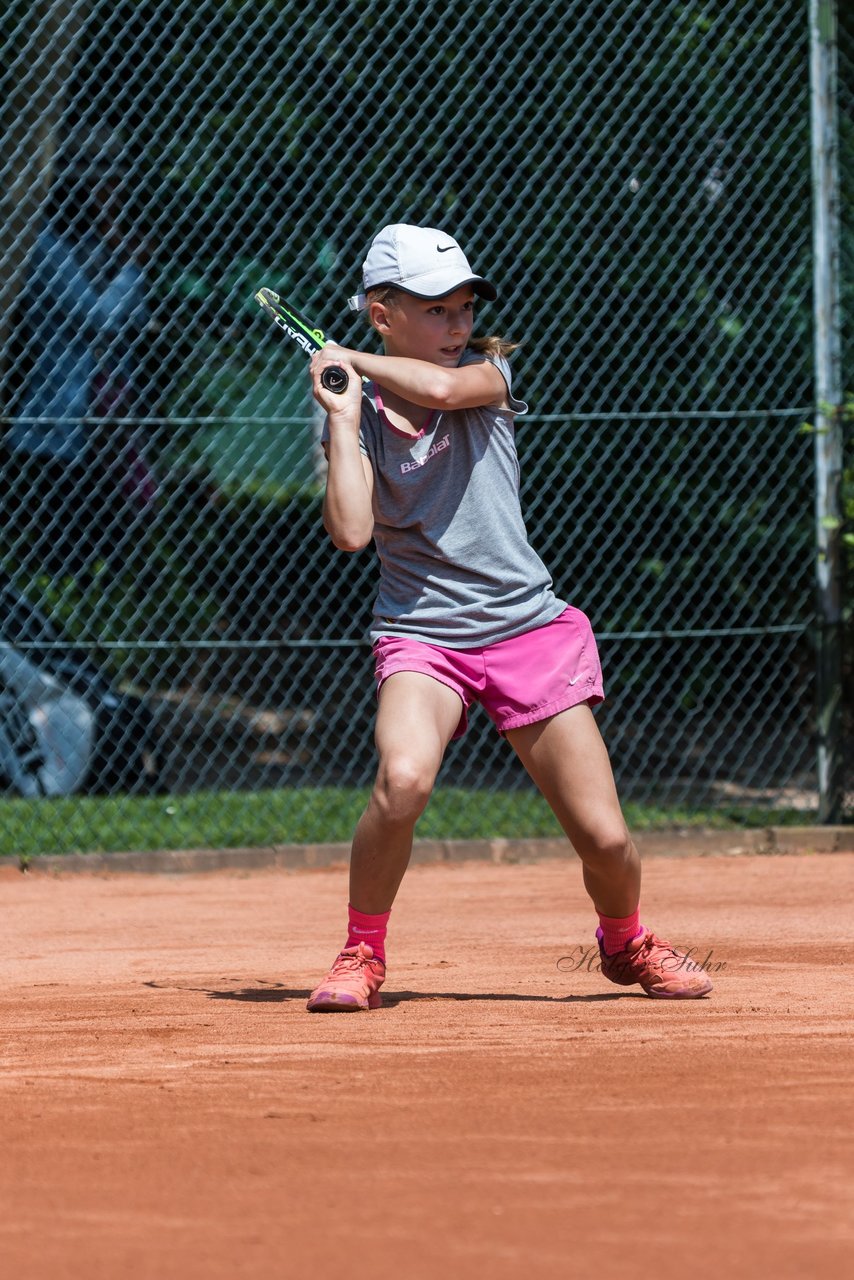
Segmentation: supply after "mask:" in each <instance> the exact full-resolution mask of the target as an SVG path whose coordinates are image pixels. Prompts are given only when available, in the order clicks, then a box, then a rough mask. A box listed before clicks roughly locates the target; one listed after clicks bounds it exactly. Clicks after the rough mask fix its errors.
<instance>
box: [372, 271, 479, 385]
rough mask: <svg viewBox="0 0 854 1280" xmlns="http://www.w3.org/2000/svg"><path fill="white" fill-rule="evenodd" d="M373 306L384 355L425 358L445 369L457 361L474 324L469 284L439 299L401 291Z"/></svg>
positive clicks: (472, 294)
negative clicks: (385, 301)
mask: <svg viewBox="0 0 854 1280" xmlns="http://www.w3.org/2000/svg"><path fill="white" fill-rule="evenodd" d="M374 308H375V309H374ZM374 308H372V315H371V320H372V323H373V325H374V328H375V329H376V330H377V332H378V333H379V334H380V336H381V337H382V340H383V342H384V344H385V350H386V355H389V356H409V357H412V358H414V359H416V360H427V361H429V362H430V364H439V365H443V366H444V367H445V368H446V369H451V368H456V366H457V365H458V364H459V362H460V357H461V356H462V354H463V352H464V351H465V349H466V346H467V344H468V340H469V338H470V336H471V331H472V325H473V324H474V289H473V288H472V287H471V285H469V284H466V285H462V286H461V287H460V288H459V289H455V290H454V292H453V293H446V294H445V296H444V297H442V298H413V297H412V295H411V294H408V293H402V292H401V293H399V294H397V295H396V296H395V298H394V299H393V301H392V302H391V303H375V304H374Z"/></svg>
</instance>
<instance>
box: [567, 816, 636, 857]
mask: <svg viewBox="0 0 854 1280" xmlns="http://www.w3.org/2000/svg"><path fill="white" fill-rule="evenodd" d="M574 843H575V847H576V851H577V853H578V855H579V857H580V858H581V860H582V862H584V863H588V864H589V865H591V866H607V867H624V866H627V865H628V864H629V863H631V862H633V861H634V860H635V859H636V858H637V850H636V849H635V846H634V842H633V840H632V838H631V836H630V835H629V833H628V831H627V830H626V828H625V826H623V825H622V824H613V825H611V824H602V825H600V826H597V827H593V828H591V829H590V830H589V831H584V832H583V833H582V834H581V835H578V836H576V838H575V841H574Z"/></svg>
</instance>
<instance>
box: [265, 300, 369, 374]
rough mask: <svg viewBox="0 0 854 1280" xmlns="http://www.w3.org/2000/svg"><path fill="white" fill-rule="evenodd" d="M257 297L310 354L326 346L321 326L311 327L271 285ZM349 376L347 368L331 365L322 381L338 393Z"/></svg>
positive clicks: (274, 319) (280, 324) (281, 327)
mask: <svg viewBox="0 0 854 1280" xmlns="http://www.w3.org/2000/svg"><path fill="white" fill-rule="evenodd" d="M255 301H256V302H257V303H258V305H259V306H260V307H263V309H264V310H265V311H266V313H267V315H268V316H269V317H270V319H271V320H273V321H274V322H275V324H277V325H278V326H279V328H280V329H282V330H284V332H285V333H286V334H287V335H288V337H289V338H292V339H293V341H294V342H295V343H296V344H297V346H300V347H302V349H303V351H305V353H306V354H307V355H310V356H311V355H314V353H315V351H320V350H321V348H322V347H325V346H326V338H325V336H324V334H323V330H322V329H312V327H311V325H310V324H309V322H308V321H307V320H306V319H305V317H304V316H301V315H300V313H299V312H298V311H295V310H294V308H293V307H291V306H289V305H288V304H287V303H286V302H283V301H282V299H281V298H280V297H279V295H278V294H277V293H274V292H273V290H272V289H259V290H258V292H257V293H256V294H255ZM349 381H350V379H349V378H348V376H347V373H346V370H344V369H342V368H341V367H340V366H339V365H337V364H333V365H329V366H328V367H327V368H326V369H324V370H323V373H322V374H321V375H320V382H321V385H322V386H324V387H325V388H326V390H327V391H332V392H334V393H335V395H336V396H340V395H343V394H344V392H345V391H346V390H347V385H348V383H349Z"/></svg>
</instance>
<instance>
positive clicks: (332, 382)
mask: <svg viewBox="0 0 854 1280" xmlns="http://www.w3.org/2000/svg"><path fill="white" fill-rule="evenodd" d="M349 382H350V379H349V378H348V377H347V374H346V372H345V370H344V369H341V368H339V366H338V365H337V364H330V365H327V367H326V368H325V369H324V370H323V373H322V374H321V375H320V385H321V386H322V387H325V388H326V390H327V391H332V392H333V393H334V394H335V395H336V396H342V395H343V394H344V392H345V391H346V390H347V387H348V385H349Z"/></svg>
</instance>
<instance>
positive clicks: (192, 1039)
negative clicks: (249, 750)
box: [0, 853, 854, 1280]
mask: <svg viewBox="0 0 854 1280" xmlns="http://www.w3.org/2000/svg"><path fill="white" fill-rule="evenodd" d="M0 893H2V901H3V908H2V912H3V920H4V931H3V932H4V955H3V960H2V973H3V988H2V990H3V996H2V998H3V1046H2V1057H3V1074H2V1082H3V1099H2V1117H3V1119H2V1150H3V1158H2V1162H0V1183H2V1197H3V1214H2V1238H0V1257H2V1259H3V1263H2V1274H3V1276H4V1277H9V1278H10V1280H116V1278H117V1277H119V1276H121V1277H122V1278H123V1280H133V1278H134V1277H143V1278H146V1280H147V1278H148V1277H157V1278H158V1280H165V1278H171V1277H181V1278H182V1280H239V1278H242V1277H247V1278H248V1277H251V1278H252V1280H262V1278H266V1277H291V1276H300V1277H302V1276H306V1277H312V1278H318V1280H325V1278H326V1277H329V1278H330V1280H332V1278H333V1277H336V1278H337V1277H355V1276H371V1277H373V1278H374V1280H383V1278H385V1277H392V1276H393V1277H400V1278H401V1280H428V1277H429V1280H435V1278H436V1277H441V1276H450V1277H469V1276H471V1277H489V1278H490V1280H518V1278H519V1277H531V1278H532V1280H533V1278H534V1277H536V1278H537V1280H540V1278H543V1277H547V1278H551V1277H555V1280H557V1277H562V1278H565V1277H574V1276H579V1277H581V1276H585V1277H587V1276H598V1277H602V1280H611V1277H614V1278H615V1280H616V1278H617V1277H622V1276H625V1275H627V1274H645V1275H648V1276H655V1277H674V1280H675V1278H676V1277H678V1278H679V1280H688V1278H689V1277H690V1278H692V1280H694V1278H701V1277H709V1280H712V1278H714V1280H731V1278H734V1277H737V1278H740V1277H745V1278H747V1277H755V1276H757V1275H768V1276H773V1277H774V1280H784V1278H788V1277H811V1278H812V1277H819V1276H822V1277H824V1276H826V1277H833V1276H841V1275H843V1274H847V1273H848V1270H849V1266H850V1257H851V1250H852V1246H854V1215H852V1199H854V1196H852V1184H853V1183H854V1179H853V1178H852V1172H854V1158H852V1147H851V1132H852V1120H854V1105H852V1092H854V1090H852V1070H851V1030H852V1009H854V1000H852V995H854V982H852V962H854V944H852V941H851V928H850V904H851V902H852V900H854V854H852V853H835V854H813V855H807V856H801V855H793V856H774V857H761V856H754V857H714V856H712V857H696V856H690V857H684V858H647V859H646V862H645V888H644V895H643V904H644V907H645V911H644V916H645V918H646V919H647V921H648V923H650V924H651V925H652V926H653V927H654V928H655V929H656V931H657V932H659V933H660V934H662V935H663V936H665V937H668V938H669V939H670V940H671V941H673V942H674V943H675V944H677V945H681V946H683V947H690V948H694V949H696V950H695V952H694V954H695V958H696V959H697V961H698V962H702V963H705V964H706V966H707V967H708V968H709V970H710V972H711V974H712V977H713V979H714V981H715V983H716V990H715V992H714V994H713V996H712V997H711V998H710V999H707V1000H702V1001H687V1002H666V1001H654V1000H651V999H649V998H647V997H645V996H643V995H642V994H640V992H639V991H636V990H634V989H623V988H618V987H614V986H611V985H609V984H608V983H606V982H605V980H604V979H603V978H602V977H601V975H600V974H598V973H597V972H596V970H595V964H593V965H588V964H587V962H586V956H584V952H585V951H586V949H587V948H588V947H589V946H590V943H591V938H592V931H593V923H592V922H591V911H590V909H589V907H588V905H587V899H586V896H585V894H584V892H583V889H582V886H581V876H580V869H579V866H578V864H577V863H576V862H575V861H572V860H570V859H565V860H550V861H545V862H540V863H536V864H533V865H521V866H506V865H490V864H489V863H486V862H467V863H459V864H450V865H444V866H415V867H413V869H412V870H411V871H410V873H409V875H408V877H407V879H406V881H405V883H404V887H403V890H402V893H401V897H400V900H399V903H398V905H397V906H396V908H395V910H394V913H393V915H392V921H391V926H392V927H391V930H390V935H389V938H390V947H389V961H390V964H389V977H388V980H387V983H386V986H385V988H384V996H385V1007H384V1008H383V1009H382V1010H381V1011H378V1012H375V1013H370V1014H355V1015H352V1014H351V1015H314V1016H312V1015H310V1014H307V1013H306V1012H305V1009H304V1006H305V1000H306V997H307V994H308V992H309V989H310V988H311V986H312V985H313V984H314V982H315V981H316V980H317V978H318V977H319V976H320V975H322V973H323V972H324V971H325V969H326V968H327V967H328V964H329V961H330V960H331V958H332V954H333V953H334V949H335V947H336V946H337V945H339V943H340V942H341V941H343V938H342V937H341V936H340V935H341V934H342V929H343V925H344V917H345V904H346V871H345V870H344V869H343V868H340V867H339V868H332V869H324V870H317V871H299V872H293V871H283V870H256V871H249V872H245V873H241V872H237V871H231V872H228V871H226V872H218V873H214V874H181V875H172V876H167V875H149V876H143V875H133V874H127V873H120V874H116V873H99V874H97V875H79V874H68V873H60V874H56V873H50V874H47V873H44V872H36V873H33V874H29V875H26V876H25V875H22V874H21V873H20V872H19V871H17V870H13V869H12V868H9V867H7V868H4V869H3V870H2V872H0ZM579 961H581V963H580V964H579Z"/></svg>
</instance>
